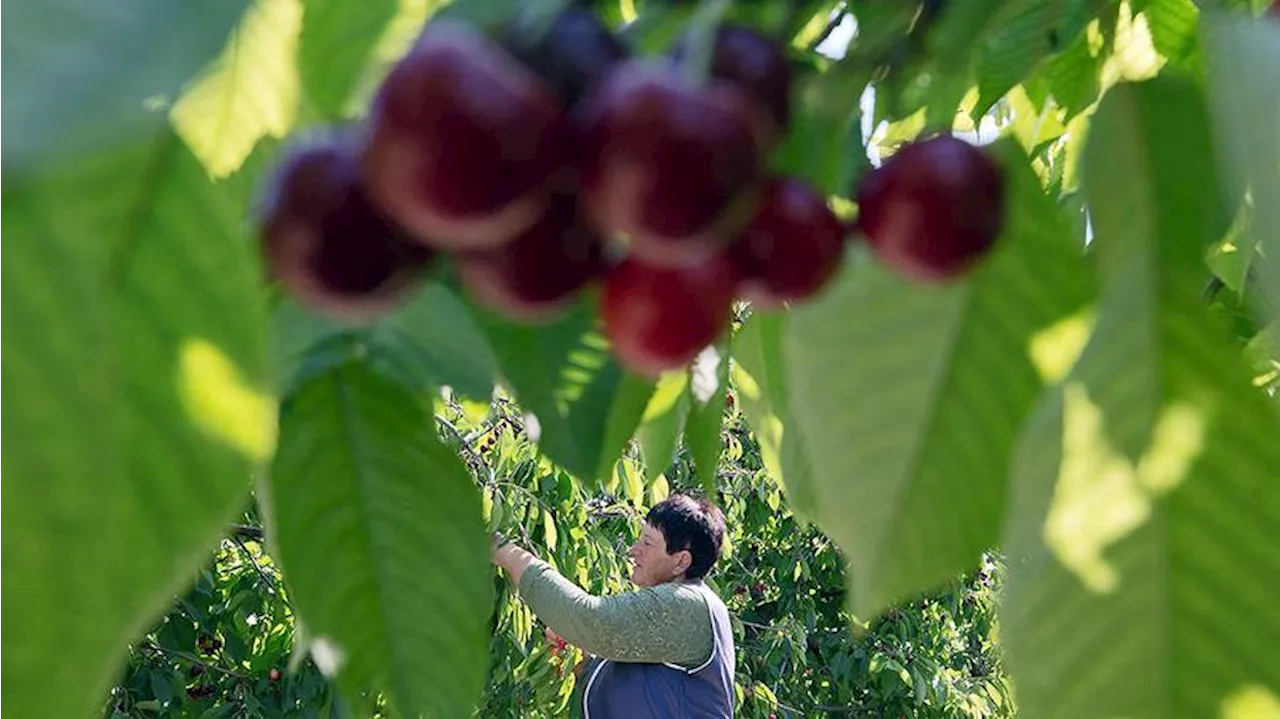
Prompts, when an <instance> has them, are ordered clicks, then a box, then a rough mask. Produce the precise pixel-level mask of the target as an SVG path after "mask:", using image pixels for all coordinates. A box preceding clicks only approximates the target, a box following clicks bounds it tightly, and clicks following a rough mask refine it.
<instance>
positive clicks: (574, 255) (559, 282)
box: [457, 195, 604, 322]
mask: <svg viewBox="0 0 1280 719" xmlns="http://www.w3.org/2000/svg"><path fill="white" fill-rule="evenodd" d="M577 210H578V203H577V198H575V197H574V196H573V195H556V196H554V197H552V199H551V201H550V204H549V205H548V207H547V212H546V214H545V215H543V217H542V219H540V220H538V222H537V223H535V224H534V225H533V227H531V228H529V229H528V230H526V231H525V232H524V233H523V234H521V235H520V236H519V237H517V238H516V239H515V240H513V241H512V242H511V244H509V245H507V246H506V247H501V248H498V249H494V250H484V251H480V252H470V253H465V254H460V255H458V257H457V262H458V272H459V274H460V275H461V276H462V279H463V281H464V282H465V283H466V287H467V290H468V291H469V292H470V293H471V295H472V296H473V297H474V298H475V299H476V300H477V301H478V302H480V303H481V304H483V305H485V306H487V307H489V308H490V309H492V310H494V311H496V312H499V313H501V314H503V315H505V316H506V317H508V318H509V319H513V320H517V321H523V322H539V321H543V320H546V319H549V318H550V317H551V316H552V315H554V314H555V312H556V311H557V310H559V309H560V308H562V307H563V306H564V305H565V304H567V303H568V302H569V301H570V300H571V299H572V298H573V295H574V293H575V292H577V290H578V289H579V288H581V287H582V286H583V285H584V284H586V283H587V282H588V281H590V280H591V279H593V278H594V277H596V276H597V275H598V274H599V273H600V271H601V269H602V267H603V245H604V243H603V241H602V239H601V237H600V236H599V235H598V234H597V233H596V231H595V230H594V229H592V228H591V227H589V226H588V225H587V224H585V223H583V222H581V221H580V220H579V217H578V211H577Z"/></svg>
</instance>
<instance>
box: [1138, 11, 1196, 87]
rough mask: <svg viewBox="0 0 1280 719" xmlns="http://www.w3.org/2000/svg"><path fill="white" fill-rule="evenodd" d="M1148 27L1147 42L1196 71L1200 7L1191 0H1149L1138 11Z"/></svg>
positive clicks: (1171, 59) (1161, 52)
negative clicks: (1149, 32)
mask: <svg viewBox="0 0 1280 719" xmlns="http://www.w3.org/2000/svg"><path fill="white" fill-rule="evenodd" d="M1142 14H1143V15H1145V16H1146V18H1147V27H1148V29H1149V30H1150V31H1151V44H1152V45H1154V46H1155V48H1156V51H1157V52H1159V53H1160V54H1161V55H1164V56H1165V57H1166V58H1168V59H1169V61H1170V62H1172V63H1174V64H1176V65H1181V66H1182V67H1184V68H1186V69H1189V70H1191V71H1192V72H1193V73H1194V74H1197V75H1198V74H1199V72H1200V70H1201V68H1202V66H1203V59H1204V57H1203V53H1202V51H1201V48H1200V22H1199V21H1200V11H1199V10H1198V9H1197V8H1196V5H1195V3H1194V2H1192V0H1151V2H1150V3H1149V4H1148V5H1147V6H1146V8H1145V9H1144V10H1143V11H1142Z"/></svg>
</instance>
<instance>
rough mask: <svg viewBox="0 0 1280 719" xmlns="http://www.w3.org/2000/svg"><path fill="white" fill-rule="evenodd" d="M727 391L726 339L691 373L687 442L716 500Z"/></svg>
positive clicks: (701, 357)
mask: <svg viewBox="0 0 1280 719" xmlns="http://www.w3.org/2000/svg"><path fill="white" fill-rule="evenodd" d="M728 389H729V340H728V339H725V340H724V341H723V342H720V343H718V344H716V345H713V346H710V347H707V348H706V349H705V350H703V351H702V352H701V353H700V354H699V355H698V356H697V357H696V358H694V361H693V365H692V366H691V367H690V369H689V416H688V418H687V419H686V421H685V430H684V441H685V445H686V446H687V447H688V448H689V454H690V456H691V457H692V458H693V467H694V471H695V472H696V473H697V476H698V481H699V482H701V483H702V487H703V488H704V489H705V490H706V491H707V496H708V497H714V496H715V490H716V470H717V469H718V468H719V465H720V450H721V449H722V448H723V447H724V442H722V441H721V439H720V427H721V425H723V424H724V407H725V397H726V396H727V391H728Z"/></svg>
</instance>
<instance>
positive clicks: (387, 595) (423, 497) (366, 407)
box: [263, 362, 492, 716]
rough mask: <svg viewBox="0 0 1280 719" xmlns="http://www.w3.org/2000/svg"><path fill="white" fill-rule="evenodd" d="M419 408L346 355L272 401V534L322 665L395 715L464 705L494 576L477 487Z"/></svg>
mask: <svg viewBox="0 0 1280 719" xmlns="http://www.w3.org/2000/svg"><path fill="white" fill-rule="evenodd" d="M433 427H434V423H433V422H432V420H431V415H430V414H429V411H428V408H427V407H426V406H424V404H422V403H420V401H419V399H418V398H417V397H416V396H415V394H414V393H413V392H412V391H410V390H409V389H408V388H405V387H403V386H401V385H399V384H397V383H396V382H395V381H393V380H391V379H390V378H388V377H386V376H385V375H383V374H382V373H380V372H377V371H376V370H374V369H373V368H371V367H369V366H367V365H364V364H361V363H358V362H350V363H347V364H344V365H342V366H339V367H336V368H333V369H332V370H331V371H329V372H326V373H325V374H322V375H320V376H318V377H315V378H313V379H312V380H311V381H309V382H307V383H306V384H304V385H303V386H301V387H300V388H299V389H298V390H297V392H296V393H295V394H294V395H292V396H290V397H288V398H287V399H286V401H285V403H284V404H283V406H282V407H281V417H280V442H279V449H278V451H277V452H276V457H275V463H274V466H273V467H272V471H271V476H270V478H269V480H268V482H267V484H266V486H265V487H264V488H263V489H264V492H265V494H266V496H267V497H268V498H269V506H270V507H271V514H270V516H271V518H272V522H271V524H270V525H269V526H270V527H271V536H272V539H273V541H274V544H275V546H276V547H277V551H276V553H275V555H276V556H277V557H278V558H279V560H280V564H281V566H282V567H283V569H284V572H285V576H286V577H287V581H288V585H289V587H290V590H291V596H292V598H293V599H294V601H295V603H296V605H297V608H298V613H299V616H300V617H301V619H302V621H303V622H305V623H306V626H307V631H308V634H309V636H310V637H311V645H310V646H311V654H312V657H313V658H314V659H315V660H316V663H317V665H318V666H320V667H321V669H327V670H329V672H330V673H332V671H333V669H334V668H335V666H336V668H337V669H338V676H337V681H338V683H339V684H340V685H341V686H342V687H343V688H344V690H345V691H346V692H347V694H348V695H349V696H355V695H356V693H357V692H360V691H363V690H365V689H368V688H371V687H374V686H379V687H381V686H385V687H387V688H389V689H390V694H391V697H392V699H393V701H394V704H395V705H396V707H397V709H398V711H399V712H400V713H401V714H403V715H408V716H417V715H419V714H420V713H422V712H427V713H429V714H431V715H433V716H460V715H463V714H466V713H468V712H470V710H471V708H472V706H473V705H474V703H475V702H476V701H477V700H478V699H479V698H480V692H481V689H482V687H483V686H484V673H485V659H486V656H485V651H484V648H485V646H486V639H485V638H486V630H487V620H488V614H489V608H490V606H491V604H490V601H491V596H490V595H491V592H492V581H491V576H492V575H491V571H490V569H489V562H488V551H487V549H488V543H487V537H486V534H485V528H484V523H483V521H482V518H481V506H480V498H479V493H478V492H477V491H476V488H475V486H474V485H473V483H472V481H471V479H470V477H468V476H467V474H466V471H465V470H464V469H463V468H462V466H461V464H460V463H459V461H458V459H457V457H456V456H455V455H454V454H452V453H451V452H450V451H449V450H448V449H447V448H446V447H444V446H443V445H442V444H441V443H440V442H439V441H438V440H437V439H436V437H435V434H434V429H433Z"/></svg>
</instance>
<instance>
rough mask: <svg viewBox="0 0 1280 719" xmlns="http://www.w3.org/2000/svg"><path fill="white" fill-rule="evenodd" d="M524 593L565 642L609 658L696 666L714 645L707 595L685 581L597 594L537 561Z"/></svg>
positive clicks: (525, 579) (522, 581) (524, 583)
mask: <svg viewBox="0 0 1280 719" xmlns="http://www.w3.org/2000/svg"><path fill="white" fill-rule="evenodd" d="M520 595H521V596H522V597H524V600H525V602H526V603H528V605H529V608H530V609H532V610H533V613H534V614H536V615H537V616H538V618H539V619H541V620H542V621H543V623H545V624H546V625H547V626H549V627H551V629H552V631H554V632H555V633H556V634H559V635H560V636H561V637H563V638H564V640H565V641H566V642H569V643H570V644H573V645H574V646H576V647H578V648H580V649H582V650H583V651H584V652H587V653H588V654H594V655H596V656H599V657H603V658H605V659H612V660H615V661H621V662H649V663H660V662H667V663H670V664H678V665H680V666H682V667H687V668H692V667H696V666H699V665H701V664H702V663H703V662H705V661H707V658H708V657H710V656H711V652H712V651H713V650H714V648H715V640H714V638H713V636H712V628H711V613H710V610H709V609H708V607H707V600H706V599H705V598H704V597H703V596H702V594H700V593H699V592H698V590H696V589H694V588H692V587H689V586H686V585H684V584H680V583H667V584H659V585H658V586H656V587H644V588H641V589H637V590H635V591H630V592H624V593H622V594H615V595H611V596H607V597H598V596H595V595H592V594H589V593H587V592H585V591H583V590H582V589H581V588H579V587H578V586H577V585H576V584H574V583H573V582H571V581H569V580H568V579H566V578H565V577H564V576H563V575H561V574H560V573H559V572H557V571H556V570H555V568H553V567H552V566H551V565H550V564H547V563H546V562H543V561H541V560H535V561H534V562H533V563H532V564H530V565H529V568H528V569H526V570H525V571H524V576H523V577H521V579H520Z"/></svg>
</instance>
